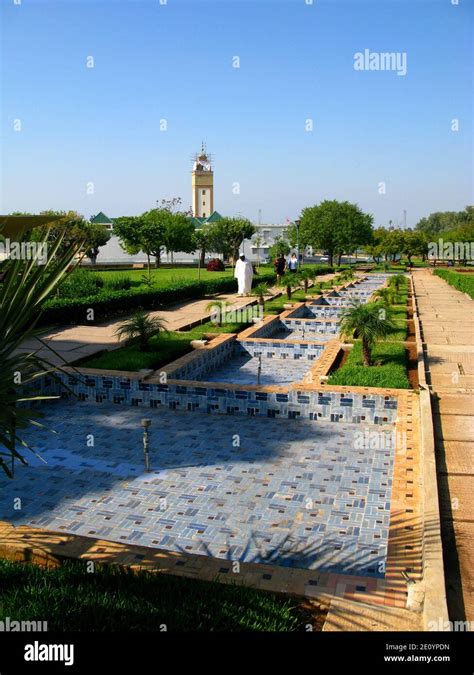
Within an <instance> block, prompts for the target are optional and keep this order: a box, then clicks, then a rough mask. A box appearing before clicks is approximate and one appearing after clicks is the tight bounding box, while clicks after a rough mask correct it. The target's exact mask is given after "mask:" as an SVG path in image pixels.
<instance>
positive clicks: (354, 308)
mask: <svg viewBox="0 0 474 675" xmlns="http://www.w3.org/2000/svg"><path fill="white" fill-rule="evenodd" d="M394 327H395V326H394V323H393V321H392V318H391V316H390V314H389V308H388V307H386V308H385V307H380V305H377V304H376V303H368V304H361V303H360V302H358V301H353V302H352V303H351V305H350V306H349V307H348V308H347V309H345V310H344V311H343V313H342V315H341V323H340V330H341V333H342V334H343V335H347V336H354V337H355V338H360V339H361V340H362V355H363V359H364V366H371V365H372V349H373V347H374V345H375V343H376V341H377V339H378V338H382V337H386V336H387V335H388V334H389V333H390V332H391V331H392V330H393V328H394Z"/></svg>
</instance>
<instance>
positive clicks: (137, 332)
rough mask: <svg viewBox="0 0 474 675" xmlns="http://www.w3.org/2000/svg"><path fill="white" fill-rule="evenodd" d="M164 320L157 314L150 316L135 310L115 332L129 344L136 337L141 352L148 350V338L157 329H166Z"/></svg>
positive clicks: (157, 330) (157, 331) (156, 331)
mask: <svg viewBox="0 0 474 675" xmlns="http://www.w3.org/2000/svg"><path fill="white" fill-rule="evenodd" d="M165 325H166V320H165V319H162V318H160V317H158V316H154V317H152V316H150V315H149V314H147V313H146V312H143V311H139V312H136V314H134V315H133V316H132V317H130V319H127V321H124V323H122V324H121V325H120V326H119V327H118V328H117V330H116V331H115V334H116V335H118V337H119V339H122V338H124V339H125V341H126V342H128V343H129V344H130V343H131V342H134V341H135V340H137V339H138V349H139V350H140V351H141V352H147V351H149V350H150V338H151V337H152V336H153V335H155V333H159V331H166V328H165Z"/></svg>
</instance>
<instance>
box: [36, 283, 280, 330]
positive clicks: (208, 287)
mask: <svg viewBox="0 0 474 675" xmlns="http://www.w3.org/2000/svg"><path fill="white" fill-rule="evenodd" d="M262 282H263V283H269V284H270V283H274V282H275V275H274V274H260V275H259V276H258V277H257V278H255V279H254V282H253V284H254V285H256V284H257V283H262ZM236 290H237V280H236V279H234V278H232V277H222V278H219V279H212V280H205V281H186V280H183V281H175V282H174V283H170V284H168V285H167V286H162V287H160V288H158V289H157V288H154V287H151V288H144V287H141V288H140V287H138V288H134V287H132V288H130V289H128V290H121V291H112V290H110V289H108V288H103V289H102V290H100V292H98V293H96V294H89V295H82V296H76V297H74V298H71V297H59V298H54V299H52V300H48V301H47V302H45V303H44V306H43V313H42V315H41V316H40V318H39V321H38V324H37V325H39V326H47V325H52V324H65V323H88V324H90V323H95V322H98V321H104V320H106V319H108V318H111V317H114V316H119V315H120V314H130V313H131V312H136V311H137V310H139V309H159V308H160V307H163V306H164V305H170V304H172V303H175V302H181V301H183V300H195V299H197V298H202V297H204V296H206V295H215V294H217V293H234V292H235V291H236ZM91 309H92V310H93V311H94V316H93V320H88V311H89V310H91Z"/></svg>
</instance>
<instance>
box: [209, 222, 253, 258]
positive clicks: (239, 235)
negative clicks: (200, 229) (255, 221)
mask: <svg viewBox="0 0 474 675" xmlns="http://www.w3.org/2000/svg"><path fill="white" fill-rule="evenodd" d="M204 229H205V233H206V237H207V241H208V246H209V250H211V251H215V252H216V253H222V255H223V256H224V257H225V258H231V259H232V261H233V262H235V260H236V258H237V256H238V255H239V249H240V246H241V245H242V242H243V241H244V239H250V237H251V236H252V235H253V234H255V227H254V226H253V225H252V223H251V222H250V220H247V219H246V218H221V219H220V220H218V221H216V222H215V223H209V224H208V225H206V226H205V228H204Z"/></svg>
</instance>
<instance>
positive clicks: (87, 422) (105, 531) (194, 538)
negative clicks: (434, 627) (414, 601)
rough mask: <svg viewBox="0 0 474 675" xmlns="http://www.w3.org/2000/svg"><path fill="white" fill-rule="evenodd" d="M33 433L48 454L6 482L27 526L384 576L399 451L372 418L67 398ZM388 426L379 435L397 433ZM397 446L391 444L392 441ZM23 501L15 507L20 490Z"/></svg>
mask: <svg viewBox="0 0 474 675" xmlns="http://www.w3.org/2000/svg"><path fill="white" fill-rule="evenodd" d="M45 413H46V416H45V420H44V422H45V424H46V425H48V426H49V427H50V428H53V429H54V430H55V431H56V432H57V434H52V433H50V432H48V431H45V430H41V429H30V430H29V431H28V439H29V441H30V443H31V444H32V445H33V446H34V447H35V449H37V450H38V451H40V452H41V453H42V455H43V457H44V458H45V459H46V461H47V464H43V463H42V462H40V461H38V460H37V459H35V458H34V457H33V459H32V461H31V466H29V467H23V466H21V465H19V466H17V467H16V471H15V478H14V480H12V481H9V480H7V479H3V478H2V479H1V480H0V495H1V496H0V517H1V518H3V519H5V520H8V521H10V522H12V523H14V524H16V525H20V524H25V525H32V526H36V527H42V528H48V529H51V530H59V531H62V532H66V533H75V534H80V535H84V536H88V537H93V538H103V539H107V540H111V541H118V542H121V543H133V544H140V545H143V546H150V547H156V548H163V549H168V550H174V551H186V552H189V553H197V554H202V555H212V556H215V557H218V558H227V559H232V560H241V561H255V562H269V561H271V562H272V563H274V564H278V565H284V566H290V567H303V568H308V569H320V570H327V571H334V572H344V573H352V574H364V575H367V574H368V575H374V576H383V575H382V574H381V569H382V567H379V565H380V564H381V563H383V562H384V561H385V558H386V551H387V539H388V529H389V517H390V499H391V485H392V470H393V460H394V457H393V450H392V449H390V448H388V449H387V448H383V444H381V447H382V449H379V450H374V449H370V450H369V449H361V448H360V447H358V444H357V442H356V438H357V437H356V434H357V433H358V432H359V433H360V431H361V429H363V427H361V425H353V424H345V423H338V424H337V425H335V424H332V423H330V422H310V421H306V420H299V421H292V420H278V419H256V418H253V417H245V416H241V417H239V418H235V417H232V418H229V417H224V416H210V415H206V414H203V415H196V414H193V413H185V412H178V411H170V410H152V409H148V410H147V411H146V415H147V416H148V417H150V418H151V419H152V427H151V448H152V451H151V456H152V467H153V470H152V472H151V473H145V472H144V470H143V453H142V445H141V428H140V419H141V418H142V416H143V415H144V411H143V410H139V409H137V408H134V407H130V406H126V407H117V406H114V405H112V404H89V403H81V404H78V403H77V402H55V403H51V404H49V405H48V406H45ZM389 432H390V427H385V428H384V430H382V431H381V432H380V431H379V433H382V435H386V434H388V433H389ZM387 445H389V444H387ZM18 497H20V499H21V510H15V508H14V505H15V501H14V500H15V498H18Z"/></svg>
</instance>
